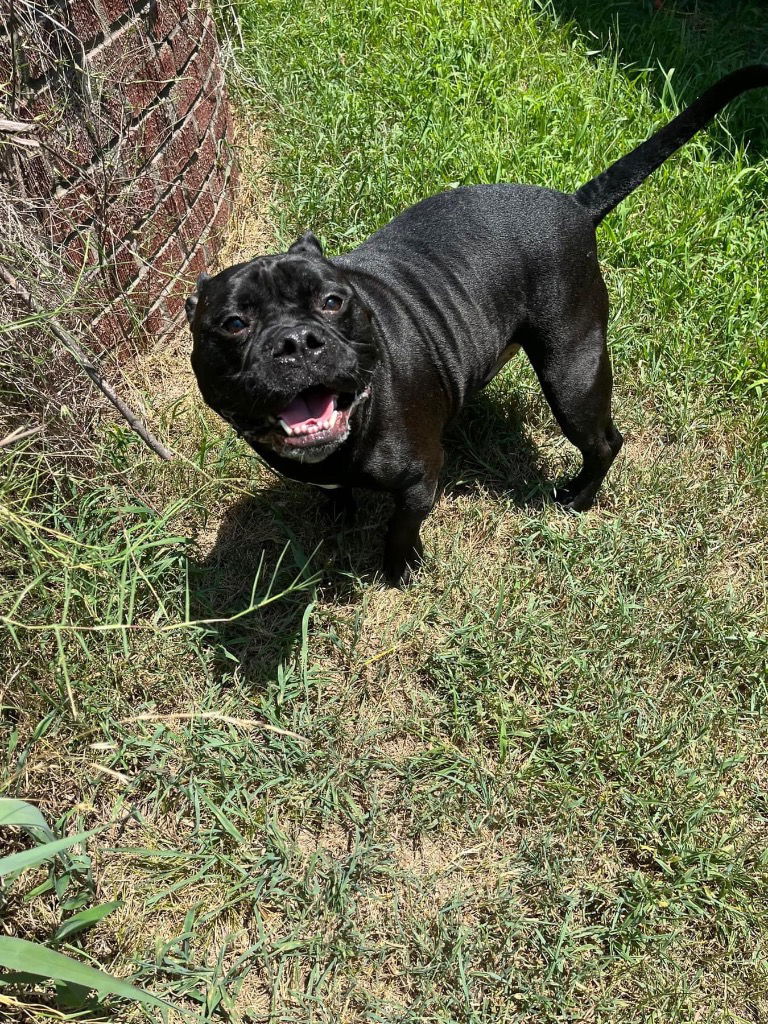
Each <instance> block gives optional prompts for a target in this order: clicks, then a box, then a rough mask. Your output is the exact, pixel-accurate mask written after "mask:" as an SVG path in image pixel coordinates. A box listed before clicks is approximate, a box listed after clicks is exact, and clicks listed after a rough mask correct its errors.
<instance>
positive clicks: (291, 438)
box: [240, 386, 370, 458]
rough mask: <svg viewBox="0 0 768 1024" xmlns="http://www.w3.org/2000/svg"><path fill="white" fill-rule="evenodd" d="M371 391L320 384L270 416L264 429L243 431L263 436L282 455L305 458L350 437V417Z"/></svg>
mask: <svg viewBox="0 0 768 1024" xmlns="http://www.w3.org/2000/svg"><path fill="white" fill-rule="evenodd" d="M369 394H370V390H369V389H368V388H365V390H364V391H361V392H359V393H358V394H355V393H354V392H351V391H349V392H345V391H338V392H337V391H332V390H331V389H330V388H327V387H323V386H316V387H311V388H307V389H306V390H305V391H302V392H300V393H299V394H298V395H297V396H296V397H295V398H294V399H293V400H292V401H291V402H289V404H288V405H286V407H285V408H284V409H281V410H280V411H279V412H276V413H274V415H272V416H270V417H269V422H268V424H267V425H265V427H262V428H261V429H260V430H258V432H257V431H255V430H251V431H249V430H248V429H247V428H245V429H244V428H243V427H242V425H241V427H240V430H241V432H242V433H243V434H244V435H245V436H246V437H247V436H248V434H252V435H253V436H255V435H256V434H257V433H258V435H259V441H260V442H261V443H262V444H268V445H269V446H270V447H271V448H273V449H274V450H275V451H277V452H278V453H279V454H283V455H291V454H294V455H295V456H296V457H297V458H301V457H302V453H303V452H307V453H309V450H310V449H314V448H317V449H322V448H323V447H324V446H326V445H332V446H334V447H335V446H336V445H338V444H340V443H341V442H342V441H344V440H346V438H347V436H348V435H349V431H350V423H349V420H350V417H351V415H352V413H353V411H354V410H355V409H356V408H357V406H358V405H359V404H360V403H361V402H362V401H364V400H365V399H366V398H367V397H368V396H369Z"/></svg>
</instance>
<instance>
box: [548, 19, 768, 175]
mask: <svg viewBox="0 0 768 1024" xmlns="http://www.w3.org/2000/svg"><path fill="white" fill-rule="evenodd" d="M550 8H551V10H552V11H554V12H555V13H556V14H557V15H558V17H559V18H561V19H562V20H563V21H572V22H573V23H574V24H575V26H576V27H577V29H578V30H579V31H580V32H581V33H583V34H584V35H586V36H587V42H588V43H590V42H591V41H592V40H594V42H595V46H594V47H592V46H590V49H598V48H599V49H600V50H601V52H605V51H606V50H608V51H613V52H616V51H618V57H619V61H620V63H621V64H623V65H631V66H630V67H629V68H627V69H626V71H627V73H628V74H629V75H630V76H632V74H633V73H635V72H641V71H642V70H643V69H645V68H651V69H654V71H653V73H652V74H651V75H650V77H649V78H648V80H647V81H648V85H649V86H650V88H651V90H652V91H653V92H655V93H656V95H657V96H660V95H661V94H662V92H663V90H664V87H665V78H664V75H663V74H662V72H661V70H660V66H661V68H664V69H665V70H668V69H670V68H674V69H675V74H674V76H673V78H672V87H673V89H674V92H675V95H676V96H677V99H678V102H679V103H680V104H681V105H683V106H685V105H687V104H688V103H691V102H692V101H693V100H694V99H696V97H697V96H699V95H700V94H701V93H702V92H703V91H704V89H706V88H707V87H708V86H709V85H712V83H713V82H715V81H716V80H717V79H718V78H719V77H721V76H722V75H725V74H727V73H728V72H729V71H733V70H735V69H736V68H738V67H741V66H743V65H745V64H761V63H762V64H764V63H768V10H767V9H766V4H765V0H661V4H660V9H659V10H656V9H655V6H654V3H653V0H620V2H616V0H613V2H611V0H609V2H606V0H550ZM767 102H768V101H767V100H766V92H765V90H756V91H755V92H753V93H750V94H748V95H747V96H744V97H743V98H741V99H739V100H737V101H736V102H734V103H733V104H731V105H730V106H729V107H728V110H727V112H725V113H724V114H723V115H722V117H723V119H724V121H725V123H726V125H727V127H728V131H729V132H730V133H731V134H732V135H733V136H734V138H735V139H736V141H737V142H740V143H748V144H749V148H750V152H751V154H752V156H753V157H762V156H766V155H768V119H767V118H766V116H765V112H766V103H767ZM715 135H716V136H717V132H715ZM619 155H620V154H616V156H619Z"/></svg>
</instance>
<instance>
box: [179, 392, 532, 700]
mask: <svg viewBox="0 0 768 1024" xmlns="http://www.w3.org/2000/svg"><path fill="white" fill-rule="evenodd" d="M523 416H524V406H523V404H522V403H519V402H518V401H516V399H515V398H514V397H513V398H512V399H508V398H504V400H503V401H502V400H500V399H498V398H496V397H495V396H492V395H489V394H487V393H482V394H480V395H478V396H477V397H476V398H475V399H474V400H473V401H472V402H471V403H470V405H469V406H468V407H467V409H465V410H464V412H463V413H462V415H461V417H460V418H459V420H458V421H457V422H456V423H455V424H454V425H453V426H452V427H451V428H450V430H449V432H448V435H447V437H446V453H447V459H446V467H445V471H444V474H443V479H442V481H441V483H442V485H443V488H444V490H445V493H446V494H448V495H449V496H450V495H453V494H471V493H472V492H473V491H475V490H477V488H478V487H482V488H483V492H484V494H486V495H487V494H490V495H492V496H498V497H500V498H501V497H503V498H505V499H509V498H511V499H512V500H513V501H514V502H515V503H517V504H518V505H520V506H521V507H522V506H525V507H527V508H529V509H530V508H532V507H538V506H540V505H541V504H543V503H544V501H545V500H546V494H547V492H548V490H550V489H551V484H550V482H549V481H548V480H547V479H546V477H545V475H544V474H543V473H542V470H541V464H540V457H539V453H538V451H537V449H536V447H535V446H534V444H533V443H532V441H531V440H530V438H529V437H528V436H527V434H526V432H525V429H524V425H523ZM355 499H356V502H357V514H356V515H355V518H354V521H353V522H352V523H351V524H350V525H349V526H346V527H345V526H344V525H343V524H342V523H340V522H339V521H338V520H336V519H334V518H333V516H332V515H331V513H330V507H329V501H328V498H327V496H326V495H325V494H324V493H323V492H322V491H320V490H319V489H316V488H313V487H305V486H302V485H301V484H295V483H292V482H289V481H284V480H281V479H279V478H275V480H274V483H273V484H272V486H269V487H267V488H265V489H264V490H263V491H260V492H257V493H255V494H251V495H246V496H243V497H241V498H239V499H238V500H237V501H236V502H234V504H232V505H231V506H230V507H229V508H228V509H227V511H226V512H225V514H224V516H223V518H222V520H221V523H220V525H219V529H218V533H217V536H216V541H215V543H214V545H213V547H212V549H211V550H210V552H209V553H208V555H207V556H206V557H205V558H204V559H202V560H201V561H200V562H198V563H197V564H194V565H192V566H191V570H190V590H191V596H192V602H193V614H194V616H195V617H196V618H206V619H224V620H229V621H223V622H219V623H214V624H212V625H211V626H210V633H209V636H208V639H207V642H208V644H209V645H210V646H211V647H212V648H213V649H214V651H215V654H216V664H217V666H218V668H219V669H220V671H221V674H222V678H224V677H225V676H226V675H227V674H231V673H232V671H233V669H234V668H235V666H239V670H240V672H241V673H243V675H244V676H245V678H246V679H247V680H248V681H249V682H251V683H252V684H254V685H259V684H261V683H263V682H266V681H267V680H268V679H272V678H274V676H275V673H276V671H277V670H278V667H279V666H280V665H282V664H284V663H285V662H286V660H287V659H288V658H289V657H290V655H291V652H292V651H293V650H295V646H296V642H297V638H298V637H300V635H301V628H302V618H303V616H304V612H305V610H306V608H307V605H308V604H309V602H310V601H311V600H312V596H313V592H314V588H315V586H317V585H320V586H322V593H323V598H324V600H326V601H331V602H334V603H338V604H347V603H349V602H354V601H356V600H357V599H358V596H359V592H360V582H361V581H365V582H366V583H369V584H370V583H372V582H374V581H375V580H376V579H377V574H378V572H379V569H380V566H381V558H382V553H383V543H384V534H385V532H386V526H387V520H388V518H389V515H390V513H391V507H392V503H391V498H390V497H389V496H387V495H379V494H373V493H370V492H365V491H357V492H356V493H355ZM256 579H258V582H257V583H256V586H255V590H254V580H256ZM294 582H295V583H296V584H297V585H298V589H294V590H290V589H289V588H290V586H291V584H292V583H294ZM267 588H268V589H269V592H270V593H271V594H273V595H275V594H276V595H281V596H279V597H278V598H277V600H274V601H272V602H271V603H269V604H267V605H266V606H265V607H263V608H259V609H257V610H255V611H253V612H249V613H248V614H245V615H243V616H242V618H234V617H235V616H238V615H240V614H241V613H243V612H244V611H245V610H247V609H248V608H249V606H251V604H252V603H253V596H254V595H255V596H256V597H257V598H258V597H259V596H262V595H263V594H264V593H265V591H267Z"/></svg>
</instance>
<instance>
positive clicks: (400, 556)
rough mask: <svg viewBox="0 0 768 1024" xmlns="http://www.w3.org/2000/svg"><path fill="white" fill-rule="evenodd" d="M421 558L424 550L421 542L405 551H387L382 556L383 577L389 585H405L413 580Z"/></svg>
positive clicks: (400, 586) (421, 560) (419, 566)
mask: <svg viewBox="0 0 768 1024" xmlns="http://www.w3.org/2000/svg"><path fill="white" fill-rule="evenodd" d="M423 560H424V551H423V548H422V547H421V544H419V546H418V548H416V547H414V548H410V549H409V550H408V551H407V552H393V551H388V552H387V554H386V555H385V556H384V567H383V568H384V578H385V579H386V581H387V583H388V584H389V586H390V587H399V588H400V589H402V588H403V587H407V586H408V585H409V584H410V583H411V582H413V578H414V576H415V575H416V573H417V572H418V571H419V569H420V568H421V564H422V562H423Z"/></svg>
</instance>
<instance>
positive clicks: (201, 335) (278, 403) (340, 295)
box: [186, 233, 377, 462]
mask: <svg viewBox="0 0 768 1024" xmlns="http://www.w3.org/2000/svg"><path fill="white" fill-rule="evenodd" d="M186 312H187V319H188V320H189V324H190V328H191V330H192V336H193V338H194V344H193V348H192V367H193V369H194V371H195V376H196V377H197V382H198V385H199V387H200V391H201V392H202V395H203V398H204V399H205V401H206V402H207V403H208V405H210V406H211V408H213V409H215V411H216V412H217V413H218V414H219V415H220V416H221V417H223V419H225V420H226V421H227V422H228V423H230V424H231V425H232V426H233V427H234V428H235V429H236V430H237V431H238V433H240V434H242V435H243V436H244V437H245V438H246V440H248V441H250V442H254V443H258V444H263V445H267V446H269V447H270V448H272V449H273V450H274V451H275V452H277V453H278V454H279V455H283V456H286V457H288V458H293V459H298V460H300V461H303V462H319V461H320V460H321V459H324V458H326V457H327V456H328V455H330V454H331V452H333V451H334V450H335V449H336V448H338V447H339V445H341V444H342V443H343V442H344V441H345V440H346V439H347V437H348V436H349V433H350V430H351V429H352V427H351V424H350V418H351V416H352V413H353V411H354V410H355V409H356V408H357V406H358V405H359V404H360V403H361V402H363V401H364V400H365V398H367V397H368V394H369V382H370V377H371V374H372V372H373V368H374V366H375V363H376V360H377V350H376V345H375V343H374V340H373V333H372V328H371V317H370V313H369V312H368V310H367V309H366V308H365V306H364V305H363V304H362V302H361V301H360V299H359V298H358V296H357V294H356V293H355V290H354V288H353V287H352V285H351V283H350V281H349V280H348V279H347V277H346V275H345V274H344V272H343V271H342V270H340V269H339V268H338V267H336V266H334V265H333V264H332V263H329V262H328V260H326V259H325V258H324V256H323V252H322V249H321V247H320V243H319V242H318V241H317V239H316V238H315V236H314V235H312V234H311V233H307V234H305V235H303V236H302V237H301V238H300V239H299V240H298V241H297V242H295V243H294V244H293V245H292V246H291V247H290V249H289V250H288V252H287V253H281V254H280V255H276V256H261V257H258V258H257V259H254V260H251V261H250V262H248V263H241V264H239V265H237V266H235V267H229V268H228V269H227V270H223V271H222V272H221V273H220V274H217V275H216V276H215V277H207V276H206V275H203V276H202V277H201V278H200V280H199V281H198V286H197V292H196V294H194V295H192V296H190V298H188V299H187V304H186Z"/></svg>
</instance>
